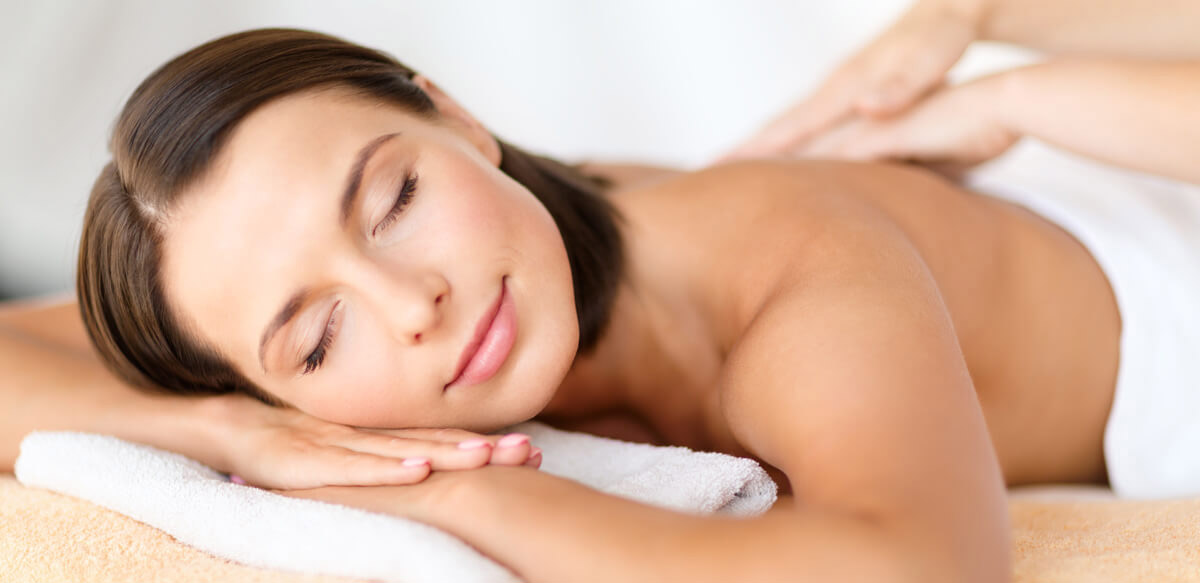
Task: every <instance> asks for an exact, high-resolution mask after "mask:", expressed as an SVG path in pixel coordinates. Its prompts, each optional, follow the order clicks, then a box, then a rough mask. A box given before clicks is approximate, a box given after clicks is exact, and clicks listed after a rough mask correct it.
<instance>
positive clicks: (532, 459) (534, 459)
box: [523, 447, 542, 469]
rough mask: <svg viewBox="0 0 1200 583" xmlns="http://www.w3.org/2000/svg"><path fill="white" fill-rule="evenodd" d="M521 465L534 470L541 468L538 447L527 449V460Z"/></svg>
mask: <svg viewBox="0 0 1200 583" xmlns="http://www.w3.org/2000/svg"><path fill="white" fill-rule="evenodd" d="M523 465H525V466H528V467H531V468H534V469H537V468H540V467H542V449H541V448H540V447H531V448H529V459H528V460H525V463H524V464H523Z"/></svg>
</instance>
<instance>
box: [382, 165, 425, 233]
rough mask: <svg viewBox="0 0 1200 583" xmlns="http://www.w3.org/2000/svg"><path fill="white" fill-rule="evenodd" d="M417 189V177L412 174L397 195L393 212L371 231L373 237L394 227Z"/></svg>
mask: <svg viewBox="0 0 1200 583" xmlns="http://www.w3.org/2000/svg"><path fill="white" fill-rule="evenodd" d="M416 189H417V175H416V174H411V175H409V176H408V177H407V178H405V179H404V184H403V185H402V186H401V187H400V192H399V193H397V195H396V202H395V203H393V204H392V208H391V210H389V211H388V213H387V215H385V216H384V217H383V219H382V220H380V221H379V224H377V225H375V228H373V229H371V236H372V237H374V236H376V235H378V234H379V233H381V232H383V231H385V230H387V228H388V227H390V226H392V223H394V222H396V219H398V218H399V217H400V211H402V210H404V207H406V206H408V202H409V201H410V200H412V195H413V192H414V191H416Z"/></svg>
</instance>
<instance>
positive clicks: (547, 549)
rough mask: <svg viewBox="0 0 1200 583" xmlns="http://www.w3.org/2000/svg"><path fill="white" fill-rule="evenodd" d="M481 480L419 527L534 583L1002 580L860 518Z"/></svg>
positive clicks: (541, 480) (525, 478)
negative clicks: (671, 503)
mask: <svg viewBox="0 0 1200 583" xmlns="http://www.w3.org/2000/svg"><path fill="white" fill-rule="evenodd" d="M478 472H479V475H478V476H477V477H479V478H480V479H472V480H469V481H468V480H463V484H469V485H466V486H465V487H459V488H457V489H455V488H454V487H451V488H450V491H451V492H452V493H450V494H448V495H445V496H443V497H442V498H440V499H439V500H440V501H441V503H440V504H425V505H423V507H424V508H425V510H423V511H419V512H420V514H422V516H417V517H415V518H418V519H419V520H423V521H425V522H429V523H431V524H433V525H435V526H438V527H440V528H442V529H444V530H447V531H449V532H452V533H454V534H456V535H457V536H459V537H461V538H463V539H464V540H466V541H467V542H469V543H470V544H472V545H473V546H475V547H477V548H479V549H480V550H482V551H483V552H484V553H485V554H487V555H489V556H491V557H493V558H494V559H496V560H498V561H499V562H501V563H503V564H505V565H507V566H509V567H510V568H512V569H513V570H514V571H516V572H517V573H518V574H520V575H521V576H522V577H524V578H525V579H526V580H527V581H530V582H531V583H538V582H550V581H576V582H586V581H597V582H601V581H603V582H609V581H623V582H636V581H654V582H658V581H689V582H694V583H700V582H704V581H721V582H725V581H746V582H753V581H879V582H891V581H951V580H962V581H966V580H971V581H1004V580H1007V576H1006V574H1005V573H991V574H987V573H983V574H981V573H977V572H976V573H972V572H970V569H972V568H975V569H978V568H979V565H968V564H967V562H966V561H963V560H958V559H956V558H955V557H949V556H946V555H944V554H943V555H940V556H939V552H938V550H936V549H931V548H930V545H927V544H925V543H922V542H921V540H920V539H921V537H919V536H912V535H911V534H910V535H908V536H905V535H902V534H901V533H899V532H895V531H889V530H887V529H885V528H884V527H882V526H879V525H876V524H874V523H871V522H868V521H867V520H865V519H862V520H860V519H856V518H852V517H849V516H845V515H839V514H834V513H826V512H821V511H817V510H813V509H806V508H803V507H797V508H777V509H773V510H772V511H771V512H768V513H767V514H765V515H763V516H760V517H757V518H750V519H732V518H716V517H699V516H690V515H685V514H680V513H677V512H671V511H667V510H662V509H658V508H651V507H648V506H645V505H642V504H638V503H635V502H631V501H628V500H624V499H620V498H616V497H612V496H608V495H604V494H601V493H598V492H596V491H594V490H591V489H589V488H586V487H584V486H581V485H579V484H577V483H575V482H571V481H569V480H565V479H561V478H557V477H554V476H550V475H548V474H545V473H542V472H535V471H530V470H526V469H519V468H495V467H489V468H485V469H484V470H482V471H478ZM473 473H475V472H473ZM438 477H439V476H437V475H436V474H435V475H434V476H431V479H434V478H438ZM462 477H464V478H465V477H466V476H462Z"/></svg>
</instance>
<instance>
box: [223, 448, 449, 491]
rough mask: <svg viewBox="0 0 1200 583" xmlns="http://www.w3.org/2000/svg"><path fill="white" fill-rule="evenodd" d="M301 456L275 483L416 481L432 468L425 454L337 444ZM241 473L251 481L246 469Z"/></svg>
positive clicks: (293, 485)
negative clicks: (373, 451) (408, 454)
mask: <svg viewBox="0 0 1200 583" xmlns="http://www.w3.org/2000/svg"><path fill="white" fill-rule="evenodd" d="M302 459H303V460H304V461H303V462H302V463H299V464H294V465H292V466H291V467H290V468H289V470H290V471H289V473H290V476H285V477H284V479H283V480H282V483H280V484H274V485H277V486H281V487H285V488H315V487H320V486H382V485H389V484H394V485H401V484H416V483H418V482H421V481H422V480H424V479H425V478H426V477H428V476H429V473H430V471H432V468H431V467H430V460H429V458H428V457H418V456H414V457H410V458H405V459H397V458H392V457H384V456H377V455H372V454H369V453H361V452H357V451H352V450H348V449H342V448H336V447H327V448H323V449H320V450H317V451H314V452H312V453H310V454H309V455H306V456H305V457H304V458H302ZM241 475H242V476H243V477H245V478H246V479H247V480H248V481H250V482H251V483H254V480H253V478H252V477H251V476H247V475H246V472H243V473H242V474H241Z"/></svg>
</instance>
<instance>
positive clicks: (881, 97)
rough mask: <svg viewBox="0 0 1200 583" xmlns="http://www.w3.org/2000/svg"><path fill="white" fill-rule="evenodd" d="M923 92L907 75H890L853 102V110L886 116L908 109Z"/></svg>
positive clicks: (871, 115)
mask: <svg viewBox="0 0 1200 583" xmlns="http://www.w3.org/2000/svg"><path fill="white" fill-rule="evenodd" d="M922 93H924V91H922V90H921V88H920V87H919V85H918V84H917V83H915V82H914V81H913V80H912V79H911V78H909V77H907V76H901V75H896V76H891V77H888V78H887V79H885V80H884V81H883V82H882V83H880V84H879V85H878V86H877V87H876V88H875V89H874V90H872V91H870V92H868V93H866V94H865V95H863V96H862V97H860V98H859V99H858V101H857V102H856V103H855V110H856V111H857V112H858V113H859V114H861V115H866V116H870V117H888V116H892V115H896V114H897V113H900V112H902V111H904V110H905V109H908V107H909V106H911V105H912V104H913V102H914V101H916V100H917V97H918V96H919V95H921V94H922Z"/></svg>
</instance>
